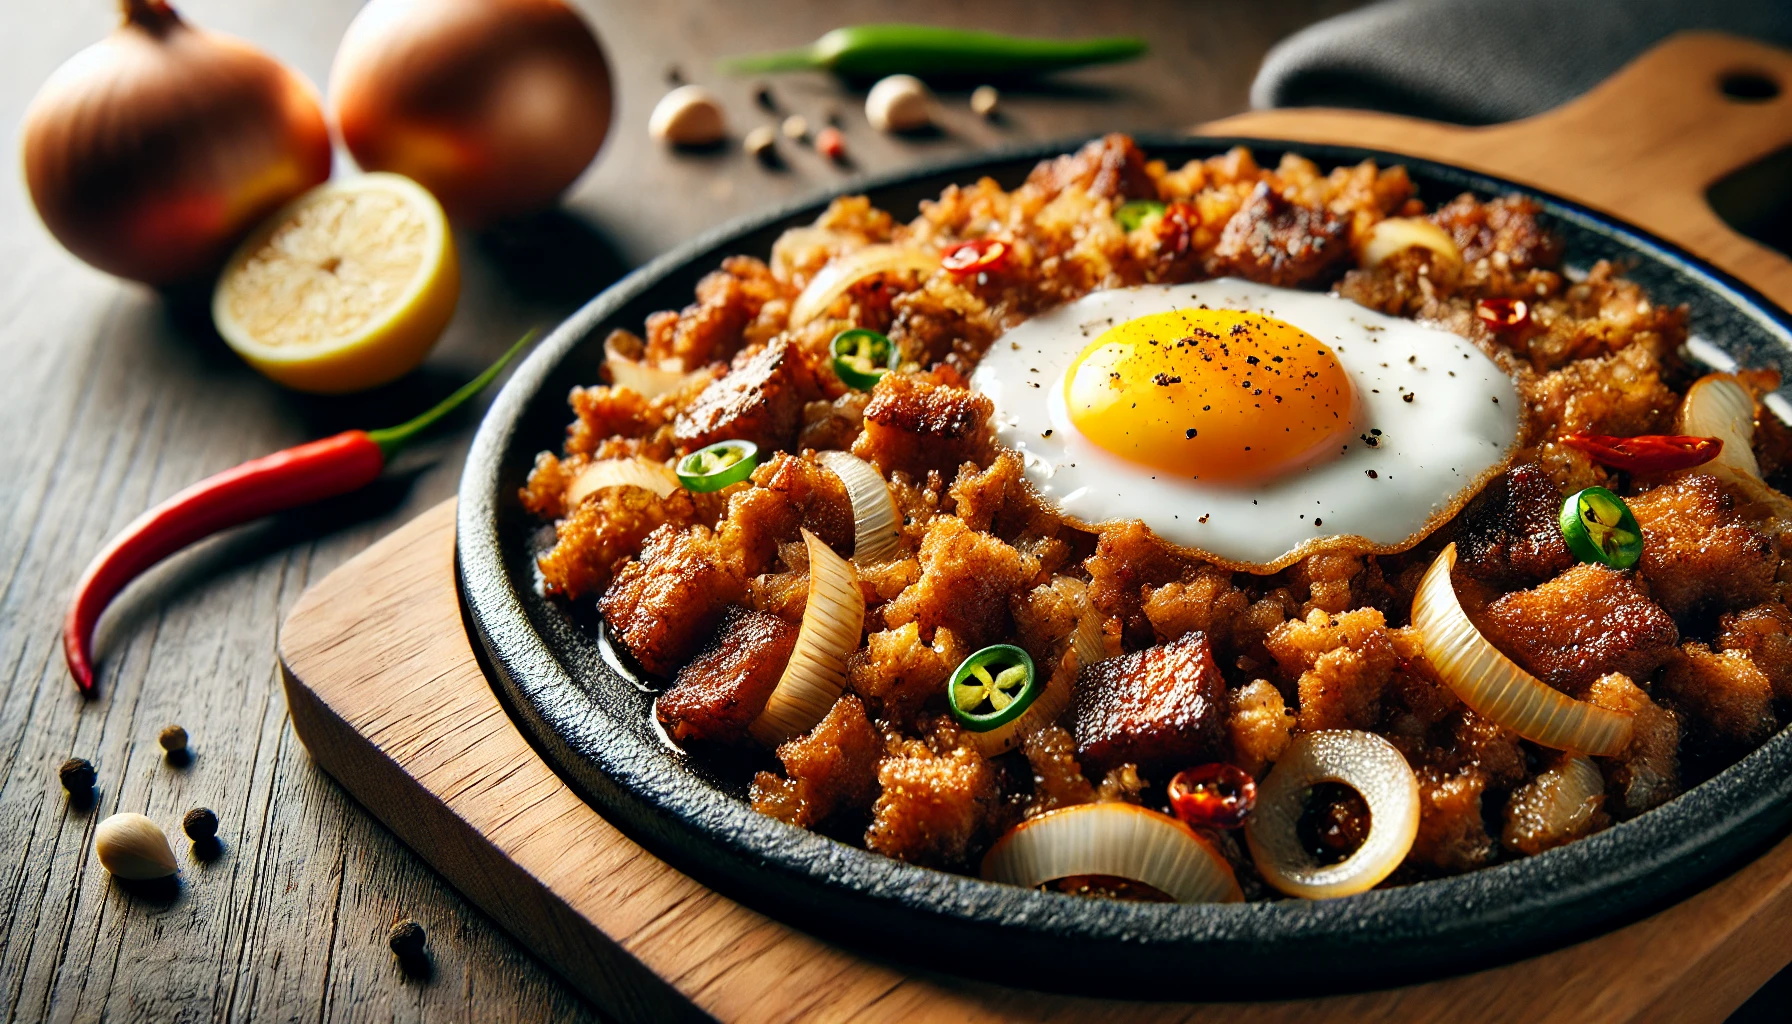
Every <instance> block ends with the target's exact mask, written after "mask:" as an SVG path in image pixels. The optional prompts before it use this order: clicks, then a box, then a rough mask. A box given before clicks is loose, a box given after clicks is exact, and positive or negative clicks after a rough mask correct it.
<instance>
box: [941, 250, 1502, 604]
mask: <svg viewBox="0 0 1792 1024" xmlns="http://www.w3.org/2000/svg"><path fill="white" fill-rule="evenodd" d="M1203 305H1205V306H1207V307H1209V308H1214V309H1234V310H1244V311H1249V312H1257V313H1262V314H1264V315H1266V316H1271V317H1275V318H1276V319H1278V320H1282V321H1284V322H1286V323H1289V324H1293V325H1294V326H1296V327H1299V328H1301V329H1302V330H1304V331H1306V332H1307V333H1308V334H1311V335H1312V336H1313V337H1315V338H1318V339H1319V340H1320V341H1323V342H1325V343H1326V344H1327V345H1329V346H1331V348H1332V350H1333V351H1334V352H1336V353H1337V356H1338V361H1339V363H1340V364H1342V366H1343V367H1344V369H1345V371H1346V372H1347V373H1349V375H1350V378H1351V381H1352V383H1353V384H1354V385H1355V387H1356V390H1357V402H1358V415H1357V425H1358V428H1357V429H1358V434H1357V436H1354V437H1351V438H1349V439H1348V443H1346V444H1343V445H1340V447H1341V448H1342V449H1343V450H1342V451H1340V452H1338V453H1337V454H1336V455H1335V456H1334V457H1332V458H1328V459H1324V460H1321V461H1317V462H1315V463H1313V464H1310V465H1307V466H1305V467H1303V468H1300V469H1296V470H1291V471H1290V472H1289V473H1287V474H1286V475H1284V476H1281V477H1279V478H1276V479H1273V480H1270V481H1267V482H1262V483H1254V484H1249V485H1236V486H1226V485H1221V484H1214V483H1209V482H1205V481H1198V480H1190V479H1184V478H1180V477H1177V476H1175V475H1172V474H1168V473H1165V472H1164V471H1162V470H1157V469H1154V468H1151V467H1148V466H1143V465H1139V464H1137V463H1133V462H1130V461H1127V460H1125V459H1121V458H1118V457H1116V456H1114V455H1112V454H1110V453H1109V452H1107V451H1105V450H1103V449H1101V448H1099V447H1097V446H1096V445H1094V444H1093V443H1091V442H1090V441H1088V440H1087V439H1086V438H1084V437H1083V436H1082V435H1081V434H1080V433H1079V432H1078V430H1077V428H1076V426H1075V424H1073V423H1072V422H1071V420H1070V416H1069V413H1068V410H1067V408H1066V406H1065V401H1064V375H1065V372H1066V370H1067V369H1068V367H1069V365H1070V363H1071V361H1072V360H1073V359H1075V358H1076V356H1077V354H1078V353H1079V352H1081V351H1082V349H1083V348H1084V346H1086V345H1088V344H1089V342H1091V341H1093V340H1095V339H1096V338H1097V337H1099V336H1100V335H1101V334H1102V333H1103V332H1105V331H1106V330H1107V329H1108V328H1110V327H1112V326H1114V325H1116V324H1120V323H1124V322H1125V321H1127V320H1131V319H1133V318H1135V317H1139V316H1145V315H1147V314H1151V313H1161V312H1167V311H1171V310H1177V309H1192V308H1196V307H1200V306H1203ZM970 383H971V387H973V388H974V389H976V390H978V391H981V392H982V393H983V394H985V395H987V396H988V397H989V398H990V400H991V401H992V402H993V403H994V404H995V415H994V417H993V420H992V422H993V424H994V425H995V431H996V436H997V438H998V439H999V440H1000V441H1001V442H1002V443H1004V444H1006V445H1008V446H1009V447H1011V448H1014V449H1015V450H1016V451H1018V452H1020V453H1021V456H1022V458H1023V461H1024V463H1025V466H1026V476H1027V479H1028V480H1029V481H1030V482H1031V483H1032V485H1033V487H1034V488H1035V489H1036V490H1037V491H1038V492H1039V494H1040V495H1041V496H1042V497H1044V498H1045V499H1046V500H1047V501H1049V502H1051V503H1052V504H1054V505H1055V506H1057V508H1058V509H1059V510H1060V511H1061V512H1062V513H1063V514H1064V515H1065V516H1066V517H1068V518H1070V519H1072V520H1074V521H1077V522H1080V523H1083V524H1086V525H1097V524H1101V523H1107V522H1113V521H1119V520H1127V519H1140V520H1143V521H1144V523H1145V525H1147V526H1149V527H1150V528H1151V529H1152V531H1153V532H1155V533H1156V534H1157V535H1158V536H1159V537H1162V538H1163V539H1164V540H1167V541H1169V542H1170V543H1172V544H1176V545H1179V546H1182V547H1187V548H1193V549H1196V550H1198V551H1199V552H1201V553H1203V554H1205V555H1207V556H1208V557H1210V558H1211V559H1212V560H1214V561H1215V562H1218V563H1220V564H1222V565H1225V566H1227V567H1229V568H1234V569H1242V570H1249V571H1258V572H1271V571H1274V570H1276V569H1279V568H1282V567H1284V566H1286V565H1289V564H1291V563H1293V562H1294V561H1297V560H1298V559H1300V558H1303V557H1305V556H1306V555H1307V554H1309V553H1311V552H1312V551H1314V550H1318V549H1322V548H1352V549H1356V550H1361V551H1376V552H1389V551H1399V550H1404V549H1405V548H1407V547H1410V546H1412V545H1413V544H1416V543H1418V542H1419V541H1420V540H1422V539H1423V538H1424V537H1425V536H1426V535H1427V534H1429V533H1430V532H1431V531H1432V530H1434V529H1436V528H1437V527H1438V526H1440V525H1442V523H1443V522H1444V521H1445V520H1446V519H1448V518H1449V516H1451V515H1453V514H1454V513H1455V512H1456V511H1457V510H1458V509H1460V508H1461V507H1462V504H1463V503H1464V502H1465V501H1466V500H1467V499H1468V497H1470V496H1472V495H1473V494H1474V492H1475V491H1477V490H1478V489H1479V488H1480V486H1481V485H1482V484H1484V483H1485V482H1486V481H1487V480H1488V479H1490V478H1491V477H1492V476H1493V474H1494V473H1495V471H1497V470H1499V469H1500V468H1502V467H1503V466H1504V465H1505V464H1506V463H1507V462H1508V461H1509V460H1510V458H1511V455H1512V452H1513V451H1514V450H1515V449H1516V445H1517V438H1518V413H1519V404H1518V403H1519V398H1518V392H1517V388H1516V387H1515V386H1514V384H1513V382H1512V379H1511V378H1510V377H1508V376H1507V375H1506V374H1505V372H1504V371H1502V370H1501V369H1500V368H1499V366H1498V365H1496V364H1495V363H1494V362H1493V360H1491V359H1489V358H1488V357H1487V356H1486V355H1485V354H1483V353H1482V352H1481V350H1480V349H1478V348H1476V347H1475V346H1474V345H1472V344H1470V343H1469V342H1468V341H1467V340H1465V339H1463V338H1460V337H1458V336H1456V335H1454V334H1451V333H1449V332H1447V331H1443V330H1439V329H1437V328H1434V327H1428V326H1425V325H1424V324H1420V323H1416V322H1414V321H1411V320H1404V319H1400V318H1398V317H1391V316H1387V315H1384V314H1382V313H1378V312H1375V311H1374V310H1370V309H1366V308H1364V307H1362V306H1359V305H1357V304H1356V303H1354V302H1351V301H1349V300H1347V299H1342V298H1339V297H1337V296H1333V295H1325V294H1319V293H1313V292H1298V291H1292V290H1289V289H1285V288H1275V287H1272V286H1269V285H1261V284H1256V283H1253V282H1250V281H1244V280H1240V279H1237V278H1220V279H1217V280H1213V281H1204V282H1201V283H1198V284H1182V285H1148V286H1141V287H1134V288H1117V289H1112V290H1109V291H1100V292H1094V293H1092V294H1090V295H1088V296H1085V297H1084V298H1082V299H1079V300H1077V301H1075V302H1072V303H1068V304H1066V305H1064V306H1061V307H1059V308H1057V309H1055V310H1052V311H1050V312H1047V313H1044V314H1041V315H1039V316H1036V317H1033V318H1032V319H1030V320H1027V321H1026V322H1024V323H1022V324H1020V325H1019V326H1017V327H1015V328H1014V329H1013V330H1011V331H1009V332H1007V333H1006V334H1004V335H1003V336H1002V337H1001V338H999V339H997V340H996V342H995V343H994V344H993V345H991V346H990V349H989V352H988V353H987V354H986V355H985V356H984V358H983V361H982V362H981V363H980V364H979V365H978V367H977V369H976V371H975V372H974V373H973V374H972V375H971V381H970ZM1406 395H1411V396H1412V398H1411V400H1410V401H1408V400H1407V399H1406V398H1405V397H1404V396H1406ZM1377 431H1379V433H1376V432H1377ZM1371 442H1373V443H1371ZM1371 472H1373V474H1374V475H1373V476H1371V475H1370V474H1371Z"/></svg>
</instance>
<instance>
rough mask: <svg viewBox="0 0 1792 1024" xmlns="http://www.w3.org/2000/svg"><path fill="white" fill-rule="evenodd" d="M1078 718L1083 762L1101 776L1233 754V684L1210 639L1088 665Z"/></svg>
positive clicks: (1074, 712) (1197, 636) (1080, 683)
mask: <svg viewBox="0 0 1792 1024" xmlns="http://www.w3.org/2000/svg"><path fill="white" fill-rule="evenodd" d="M1070 713H1071V718H1072V732H1073V733H1074V734H1075V736H1076V752H1077V757H1078V758H1079V759H1081V761H1082V762H1083V764H1084V766H1085V767H1087V768H1089V769H1090V770H1091V771H1092V772H1095V773H1101V772H1106V771H1107V770H1108V769H1110V768H1116V767H1119V766H1120V765H1122V764H1126V763H1129V762H1130V763H1132V764H1136V765H1138V766H1140V767H1141V768H1144V769H1147V770H1149V769H1152V768H1156V769H1164V768H1170V769H1172V770H1173V769H1175V768H1181V767H1187V766H1188V765H1190V764H1200V763H1202V762H1204V761H1212V760H1215V759H1217V758H1218V757H1219V756H1220V754H1221V753H1222V752H1223V751H1224V748H1225V740H1226V684H1225V681H1224V680H1223V679H1221V678H1220V670H1219V666H1218V665H1216V664H1214V661H1213V647H1212V645H1211V644H1209V643H1208V642H1207V636H1206V634H1204V633H1189V634H1188V635H1186V636H1184V637H1182V638H1181V639H1179V640H1175V641H1172V642H1170V643H1167V644H1160V645H1158V646H1156V647H1151V648H1147V649H1145V650H1143V651H1139V652H1138V653H1136V654H1127V655H1123V656H1121V657H1118V658H1109V659H1107V660H1106V661H1099V662H1096V663H1095V664H1093V665H1090V666H1088V667H1087V668H1085V669H1083V671H1082V674H1081V676H1080V677H1079V678H1078V679H1077V689H1076V699H1075V702H1074V703H1073V705H1072V706H1071V712H1070Z"/></svg>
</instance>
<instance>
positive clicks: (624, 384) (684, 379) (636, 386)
mask: <svg viewBox="0 0 1792 1024" xmlns="http://www.w3.org/2000/svg"><path fill="white" fill-rule="evenodd" d="M604 368H605V369H606V370H608V371H609V372H610V383H611V384H614V385H615V386H617V387H619V388H628V389H629V390H630V391H633V392H635V393H636V394H639V395H640V396H641V397H643V398H658V397H659V396H661V395H665V394H670V393H672V392H674V391H677V390H678V389H679V388H682V387H684V386H685V385H686V384H688V383H690V381H691V379H692V378H693V377H694V376H695V375H696V374H698V373H700V372H701V371H699V370H692V371H689V372H686V371H685V368H684V362H683V361H682V360H679V359H662V360H660V361H659V362H658V363H651V362H648V361H647V360H645V359H630V358H629V357H628V356H625V355H623V354H622V352H621V351H619V350H618V349H617V348H616V345H615V343H614V342H612V341H605V342H604Z"/></svg>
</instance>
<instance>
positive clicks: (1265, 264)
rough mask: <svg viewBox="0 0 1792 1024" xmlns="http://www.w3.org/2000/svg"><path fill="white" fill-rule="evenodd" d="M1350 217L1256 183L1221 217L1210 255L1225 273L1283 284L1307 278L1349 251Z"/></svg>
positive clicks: (1305, 281) (1334, 263)
mask: <svg viewBox="0 0 1792 1024" xmlns="http://www.w3.org/2000/svg"><path fill="white" fill-rule="evenodd" d="M1349 234H1350V220H1349V218H1346V217H1340V216H1338V215H1337V214H1334V213H1332V212H1331V211H1330V210H1327V209H1325V208H1323V207H1321V208H1318V209H1314V208H1311V207H1306V206H1301V205H1299V204H1298V203H1294V202H1291V201H1290V200H1288V199H1286V198H1284V197H1283V196H1282V194H1281V193H1280V192H1277V191H1275V190H1274V189H1272V188H1270V187H1269V185H1268V183H1267V182H1262V183H1259V184H1258V185H1257V187H1256V189H1255V190H1254V191H1252V192H1251V196H1250V198H1249V199H1246V200H1245V202H1244V205H1243V206H1241V207H1239V208H1238V212H1237V213H1235V214H1233V215H1232V219H1231V220H1229V221H1227V222H1226V228H1225V230H1224V231H1222V232H1221V233H1220V241H1219V245H1217V246H1215V247H1214V250H1213V255H1214V257H1215V258H1216V259H1217V260H1218V261H1219V264H1220V270H1221V271H1222V272H1224V273H1229V274H1237V275H1238V276H1239V277H1243V278H1247V279H1249V280H1252V281H1258V282H1261V283H1263V284H1271V285H1276V286H1278V287H1282V288H1293V287H1297V286H1299V285H1302V284H1306V283H1307V282H1309V281H1312V280H1313V279H1314V278H1317V277H1319V276H1320V275H1322V274H1324V273H1325V272H1326V271H1328V270H1330V269H1331V268H1332V267H1335V266H1337V265H1338V261H1339V260H1341V259H1343V258H1344V256H1345V254H1346V253H1348V252H1349V251H1350V246H1349V244H1348V240H1349Z"/></svg>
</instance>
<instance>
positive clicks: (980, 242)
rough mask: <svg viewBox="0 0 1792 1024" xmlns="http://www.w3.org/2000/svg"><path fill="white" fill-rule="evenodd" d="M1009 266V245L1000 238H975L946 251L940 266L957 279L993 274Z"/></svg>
mask: <svg viewBox="0 0 1792 1024" xmlns="http://www.w3.org/2000/svg"><path fill="white" fill-rule="evenodd" d="M1007 265H1008V243H1007V242H1004V241H1002V240H1001V239H999V238H973V239H971V240H970V241H968V242H960V243H958V244H957V245H955V246H953V247H952V248H950V249H947V250H946V255H945V256H943V257H941V258H940V266H942V267H945V268H946V270H947V271H948V272H949V273H951V274H953V275H954V276H957V277H970V276H971V275H972V274H983V273H992V272H994V271H997V270H1000V269H1002V268H1003V267H1005V266H1007Z"/></svg>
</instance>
